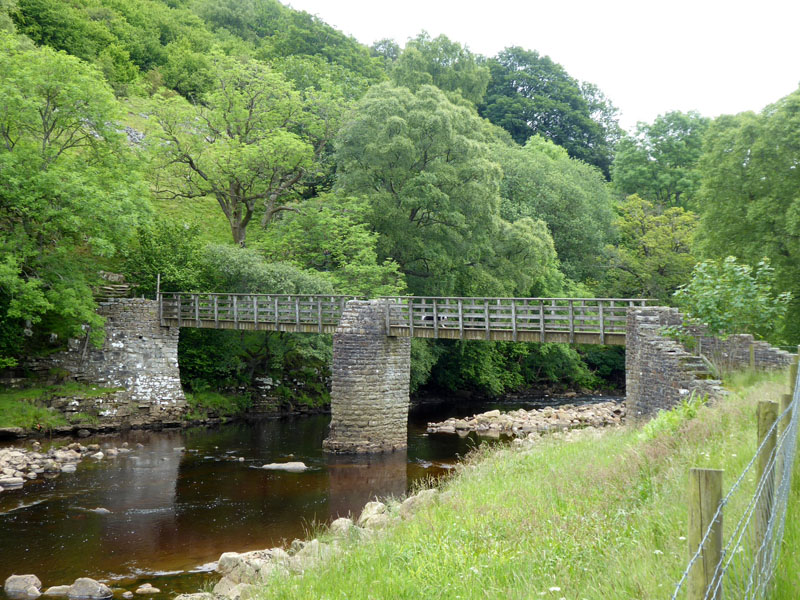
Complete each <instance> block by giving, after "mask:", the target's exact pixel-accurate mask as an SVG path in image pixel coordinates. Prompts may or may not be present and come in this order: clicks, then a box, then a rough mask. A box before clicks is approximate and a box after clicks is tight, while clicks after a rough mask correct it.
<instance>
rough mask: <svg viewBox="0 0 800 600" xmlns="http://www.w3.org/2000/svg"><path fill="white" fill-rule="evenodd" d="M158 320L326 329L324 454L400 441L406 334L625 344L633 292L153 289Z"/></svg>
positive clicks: (401, 444) (639, 302)
mask: <svg viewBox="0 0 800 600" xmlns="http://www.w3.org/2000/svg"><path fill="white" fill-rule="evenodd" d="M157 301H158V319H159V321H160V324H161V325H162V327H169V328H173V327H175V328H180V327H200V328H209V329H233V330H243V331H286V332H303V333H317V334H325V333H327V334H333V367H332V374H333V381H332V385H331V413H332V415H331V429H330V434H329V436H328V438H327V439H326V440H325V442H324V446H325V449H326V450H327V451H329V452H338V453H355V452H391V451H394V450H398V449H402V448H405V446H406V444H407V422H408V405H409V385H410V369H411V338H432V339H461V340H506V341H515V342H540V343H542V342H561V343H568V344H616V345H624V344H625V328H626V313H627V311H628V309H629V308H632V307H642V306H646V304H647V301H646V300H643V299H640V298H458V297H436V298H433V297H428V298H423V297H409V296H402V297H401V296H397V297H383V298H378V299H373V300H366V299H363V298H357V297H353V296H328V295H266V294H217V293H202V294H200V293H198V294H195V293H168V292H159V293H158V297H157Z"/></svg>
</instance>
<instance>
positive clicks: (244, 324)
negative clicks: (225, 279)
mask: <svg viewBox="0 0 800 600" xmlns="http://www.w3.org/2000/svg"><path fill="white" fill-rule="evenodd" d="M158 299H159V305H158V310H159V318H160V319H161V324H162V325H169V326H177V327H202V328H211V329H247V330H262V331H294V332H305V333H333V332H334V331H336V326H337V325H338V324H339V319H340V318H341V316H342V312H343V311H344V307H345V304H346V303H347V301H348V300H353V299H355V296H319V295H314V296H310V295H265V294H189V293H183V292H176V293H169V292H163V293H160V294H159V295H158Z"/></svg>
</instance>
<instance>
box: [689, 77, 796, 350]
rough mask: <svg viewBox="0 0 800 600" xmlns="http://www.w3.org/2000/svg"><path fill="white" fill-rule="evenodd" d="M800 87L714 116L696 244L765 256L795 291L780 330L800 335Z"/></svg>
mask: <svg viewBox="0 0 800 600" xmlns="http://www.w3.org/2000/svg"><path fill="white" fill-rule="evenodd" d="M798 131H800V90H797V91H795V92H793V93H792V94H789V95H788V96H786V97H785V98H782V99H781V100H779V101H778V102H776V103H775V104H773V105H771V106H768V107H767V108H765V109H764V111H762V112H761V113H760V114H753V113H742V114H740V115H736V116H724V117H719V118H718V119H716V120H715V121H714V122H713V123H712V124H711V126H710V127H709V129H708V132H707V134H706V137H705V142H706V146H705V148H706V150H705V152H704V154H703V156H702V158H701V159H700V165H699V170H700V177H701V189H700V198H699V203H698V205H699V206H700V208H701V211H702V214H701V223H700V232H699V235H698V245H699V247H700V251H701V253H702V255H703V256H707V257H709V258H724V257H725V256H727V255H729V254H733V255H736V256H738V257H739V258H740V259H741V260H743V261H745V262H749V263H750V264H754V263H756V262H758V261H759V260H761V258H762V257H764V256H766V257H768V258H769V259H770V264H771V265H772V267H774V269H775V283H776V287H777V288H778V289H782V290H787V291H790V292H792V298H793V299H792V301H791V303H790V305H789V309H788V311H787V313H786V320H785V324H784V331H783V337H784V338H785V339H786V340H787V341H789V342H791V343H797V342H800V194H798V190H800V169H798V168H797V166H798V162H799V161H800V140H798V135H797V132H798Z"/></svg>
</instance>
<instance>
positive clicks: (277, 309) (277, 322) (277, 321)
mask: <svg viewBox="0 0 800 600" xmlns="http://www.w3.org/2000/svg"><path fill="white" fill-rule="evenodd" d="M273 304H274V306H275V331H280V330H281V318H280V310H281V307H280V305H279V304H278V297H277V296H275V302H273Z"/></svg>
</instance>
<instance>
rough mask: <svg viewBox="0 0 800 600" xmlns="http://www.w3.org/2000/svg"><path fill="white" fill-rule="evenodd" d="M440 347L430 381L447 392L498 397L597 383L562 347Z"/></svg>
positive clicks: (509, 344) (471, 344) (483, 344)
mask: <svg viewBox="0 0 800 600" xmlns="http://www.w3.org/2000/svg"><path fill="white" fill-rule="evenodd" d="M442 346H443V348H442V356H441V358H440V359H439V361H438V362H437V363H436V366H435V367H434V369H433V373H432V375H433V376H432V381H433V382H434V383H435V384H436V385H437V386H439V387H441V388H444V389H446V390H450V391H456V390H463V389H473V390H476V391H478V392H480V393H483V394H487V395H489V396H499V395H501V394H503V393H506V392H511V391H516V390H519V389H522V388H523V387H524V386H526V385H528V386H530V385H537V384H543V383H545V384H552V383H557V382H566V383H570V384H573V385H578V386H583V387H596V386H597V385H598V384H599V383H600V382H599V380H598V379H597V377H595V376H594V375H593V374H592V373H591V372H590V371H589V370H588V369H587V367H586V365H585V364H584V363H583V361H582V360H581V358H580V356H579V354H578V353H577V351H576V350H575V349H574V348H570V347H568V346H565V345H563V344H530V343H524V344H523V343H512V342H479V341H469V342H465V341H460V340H459V341H457V342H452V343H444V344H442Z"/></svg>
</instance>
